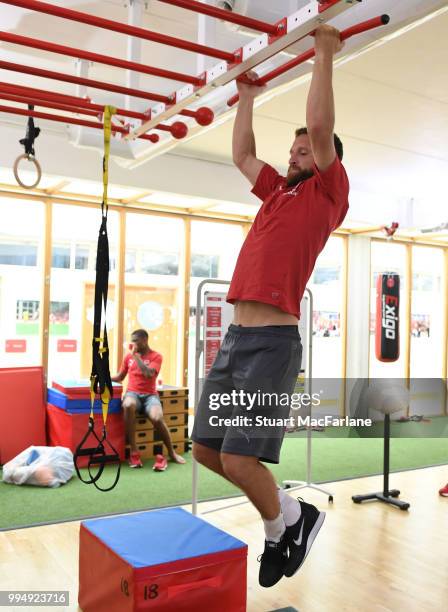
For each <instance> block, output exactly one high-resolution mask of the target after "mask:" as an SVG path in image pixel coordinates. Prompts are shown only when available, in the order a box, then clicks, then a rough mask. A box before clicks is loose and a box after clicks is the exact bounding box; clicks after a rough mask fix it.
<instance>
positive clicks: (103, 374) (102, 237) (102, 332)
mask: <svg viewBox="0 0 448 612" xmlns="http://www.w3.org/2000/svg"><path fill="white" fill-rule="evenodd" d="M114 113H115V109H114V108H113V107H111V106H106V107H105V110H104V157H103V187H104V190H103V201H102V203H101V226H100V231H99V235H98V247H97V255H96V278H95V306H94V320H93V338H92V373H91V375H90V399H91V410H90V416H89V427H88V430H87V432H86V434H85V435H84V437H83V439H82V440H81V442H80V443H79V444H78V447H77V448H76V452H75V455H74V462H75V469H76V473H77V475H78V478H79V479H80V480H82V482H84V483H86V484H93V485H95V487H96V488H97V489H99V490H100V491H110V490H111V489H113V488H114V487H115V485H116V484H117V482H118V479H119V477H120V467H121V464H120V457H119V455H118V453H117V451H116V449H115V448H114V446H113V445H112V443H111V442H110V441H109V440H108V438H107V430H106V422H107V414H108V411H109V402H110V400H111V398H112V396H113V389H112V381H111V377H110V370H109V344H108V339H107V328H106V307H107V290H108V284H109V240H108V237H107V212H108V205H107V186H108V182H109V150H110V137H111V117H112V115H113V114H114ZM102 317H103V318H104V319H103V320H104V325H103V329H101V319H102ZM96 395H99V396H100V398H101V406H102V413H103V430H102V434H101V437H100V436H98V434H97V433H96V431H95V420H94V411H93V406H94V402H95V396H96ZM90 435H92V436H93V438H94V440H95V442H94V444H96V446H89V447H86V448H84V444H85V443H86V442H87V440H88V438H89V436H90ZM79 457H88V458H89V462H88V472H89V478H88V479H87V478H83V477H82V475H81V472H80V470H79V467H78V459H79ZM107 463H117V464H118V469H117V473H116V476H115V480H114V482H113V483H112V484H111V485H110V486H109V487H100V486H99V485H98V484H97V483H98V480H99V479H100V477H101V475H102V474H103V471H104V466H105V465H106V464H107ZM93 466H97V471H96V474H94V475H92V467H93Z"/></svg>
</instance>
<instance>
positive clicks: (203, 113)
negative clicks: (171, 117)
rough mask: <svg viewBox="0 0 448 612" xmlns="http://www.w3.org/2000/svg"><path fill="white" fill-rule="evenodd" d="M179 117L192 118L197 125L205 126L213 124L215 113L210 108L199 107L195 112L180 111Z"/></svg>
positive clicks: (186, 109)
mask: <svg viewBox="0 0 448 612" xmlns="http://www.w3.org/2000/svg"><path fill="white" fill-rule="evenodd" d="M179 114H180V115H184V116H185V117H193V118H194V119H196V122H197V123H198V124H199V125H202V126H205V125H210V124H211V123H213V120H214V118H215V113H214V112H213V111H212V109H211V108H207V107H206V106H201V108H198V110H197V111H192V110H188V108H184V109H183V110H181V111H180V113H179Z"/></svg>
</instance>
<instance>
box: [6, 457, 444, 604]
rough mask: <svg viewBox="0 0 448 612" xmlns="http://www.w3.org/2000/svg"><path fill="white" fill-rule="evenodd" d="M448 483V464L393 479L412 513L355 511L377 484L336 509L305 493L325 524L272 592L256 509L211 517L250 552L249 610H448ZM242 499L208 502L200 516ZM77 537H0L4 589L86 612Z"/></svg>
mask: <svg viewBox="0 0 448 612" xmlns="http://www.w3.org/2000/svg"><path fill="white" fill-rule="evenodd" d="M447 481H448V465H447V466H446V467H437V468H428V469H422V470H415V471H411V472H402V473H400V474H394V475H392V477H391V486H392V487H395V488H399V489H400V490H401V493H402V494H401V498H402V499H404V500H406V501H408V502H410V504H411V508H410V510H409V511H408V512H403V511H400V510H398V509H394V508H391V507H388V506H386V505H384V504H381V503H379V502H374V503H368V504H364V505H355V504H353V502H352V501H351V495H352V494H355V493H368V492H371V491H375V490H379V489H381V479H380V478H379V477H371V478H363V479H358V480H348V481H343V482H337V483H334V484H332V485H327V486H328V488H329V489H330V490H331V491H332V492H333V493H334V504H333V505H328V503H327V498H326V497H324V496H323V495H322V494H321V493H318V492H314V491H309V492H306V493H305V495H304V497H305V498H306V500H307V501H310V502H313V503H315V504H316V505H318V506H319V507H320V508H321V509H322V510H326V512H327V518H326V521H325V523H324V526H323V527H322V530H321V532H320V534H319V537H318V538H317V540H316V542H315V544H314V546H313V549H312V551H311V552H310V555H309V557H308V558H307V560H306V562H305V564H304V566H303V567H302V569H301V570H300V572H299V573H298V574H297V575H296V576H295V577H293V578H289V579H287V578H283V579H282V580H281V581H280V582H279V583H278V584H277V585H276V586H275V587H273V588H271V589H263V588H261V587H259V586H258V575H257V572H258V563H257V560H256V558H257V555H258V554H259V553H260V552H262V549H263V529H262V524H261V521H260V520H259V517H258V515H257V513H256V511H255V510H254V509H253V507H252V506H251V505H250V504H245V505H241V506H238V507H236V508H232V509H226V510H219V511H217V512H213V513H211V514H206V519H207V520H208V521H210V522H211V523H213V524H214V525H216V526H218V527H221V528H222V529H225V530H226V531H227V532H229V533H231V534H232V535H234V536H236V537H238V538H240V539H241V540H244V541H245V542H247V543H248V544H249V558H248V584H249V589H248V608H247V609H248V612H267V611H268V610H269V611H270V610H274V609H276V608H283V607H287V606H292V607H294V608H296V609H297V610H299V611H300V612H446V611H447V610H448V498H442V497H440V496H438V494H437V491H438V489H439V488H440V486H441V485H442V484H444V483H446V482H447ZM235 501H236V500H234V499H233V500H230V502H225V501H224V502H223V501H220V502H209V503H204V504H201V506H200V510H201V512H203V511H206V510H210V509H211V508H219V507H221V506H223V505H225V504H226V503H235ZM186 508H187V509H190V508H189V507H186ZM0 511H1V506H0ZM78 530H79V523H77V522H73V523H64V524H58V525H51V526H45V527H35V528H29V529H20V530H15V531H7V532H0V589H30V590H32V589H38V590H46V589H65V590H69V591H70V600H71V603H70V606H69V607H68V608H54V607H53V608H48V610H51V611H56V610H70V611H74V610H78V607H77V604H76V601H77V575H78ZM14 609H16V608H14ZM17 609H18V610H26V609H29V610H35V608H17ZM39 609H41V610H42V609H43V608H39ZM197 612H201V611H197ZM229 612H232V611H231V610H229Z"/></svg>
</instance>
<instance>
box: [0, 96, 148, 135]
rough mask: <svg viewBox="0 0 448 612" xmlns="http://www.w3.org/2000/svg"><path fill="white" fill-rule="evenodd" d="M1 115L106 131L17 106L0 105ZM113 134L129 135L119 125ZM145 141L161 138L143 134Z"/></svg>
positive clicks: (79, 120)
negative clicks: (19, 116)
mask: <svg viewBox="0 0 448 612" xmlns="http://www.w3.org/2000/svg"><path fill="white" fill-rule="evenodd" d="M0 112H1V113H11V114H13V115H22V116H24V117H35V118H36V119H46V120H48V121H56V122H57V123H70V124H72V125H82V126H85V127H90V128H95V129H98V130H102V129H104V125H103V124H102V123H95V122H94V121H86V120H85V119H76V118H75V117H61V116H60V115H52V114H50V113H41V112H39V111H34V110H33V111H31V110H28V109H24V108H17V107H15V106H3V105H0ZM112 131H113V132H120V133H121V134H128V130H127V129H126V128H123V127H120V126H118V125H112ZM139 138H142V139H143V140H150V141H151V142H158V141H159V136H158V135H157V134H142V135H141V136H139Z"/></svg>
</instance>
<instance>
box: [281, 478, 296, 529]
mask: <svg viewBox="0 0 448 612" xmlns="http://www.w3.org/2000/svg"><path fill="white" fill-rule="evenodd" d="M278 499H279V501H280V506H281V509H282V513H283V518H284V519H285V525H286V527H290V526H291V525H295V524H296V523H297V521H298V520H299V518H300V504H299V502H298V501H297V500H295V499H293V498H292V497H290V496H289V495H288V494H287V493H285V491H284V490H283V489H281V488H280V487H278Z"/></svg>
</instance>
